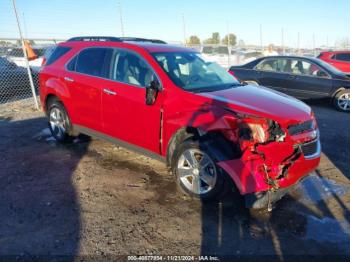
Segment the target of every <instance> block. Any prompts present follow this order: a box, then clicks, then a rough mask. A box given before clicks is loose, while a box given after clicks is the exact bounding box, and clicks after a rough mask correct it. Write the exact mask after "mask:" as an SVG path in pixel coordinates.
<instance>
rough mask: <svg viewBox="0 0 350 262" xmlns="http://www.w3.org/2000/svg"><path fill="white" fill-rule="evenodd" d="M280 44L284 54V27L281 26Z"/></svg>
mask: <svg viewBox="0 0 350 262" xmlns="http://www.w3.org/2000/svg"><path fill="white" fill-rule="evenodd" d="M281 45H282V54H283V55H284V54H285V53H286V50H285V47H284V29H283V27H282V29H281Z"/></svg>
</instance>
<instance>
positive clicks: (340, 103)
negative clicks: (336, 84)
mask: <svg viewBox="0 0 350 262" xmlns="http://www.w3.org/2000/svg"><path fill="white" fill-rule="evenodd" d="M333 105H334V107H335V108H336V109H337V110H339V111H342V112H350V89H346V90H343V91H340V92H338V93H337V94H336V95H335V97H334V100H333Z"/></svg>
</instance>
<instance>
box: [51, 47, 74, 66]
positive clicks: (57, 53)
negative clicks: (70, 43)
mask: <svg viewBox="0 0 350 262" xmlns="http://www.w3.org/2000/svg"><path fill="white" fill-rule="evenodd" d="M69 50H71V48H70V47H66V46H57V47H56V48H55V50H54V51H53V52H52V54H51V55H50V56H49V57H48V59H47V61H46V64H45V65H51V64H52V63H54V62H56V61H57V60H58V59H60V58H61V57H62V56H63V55H65V54H66V53H68V51H69Z"/></svg>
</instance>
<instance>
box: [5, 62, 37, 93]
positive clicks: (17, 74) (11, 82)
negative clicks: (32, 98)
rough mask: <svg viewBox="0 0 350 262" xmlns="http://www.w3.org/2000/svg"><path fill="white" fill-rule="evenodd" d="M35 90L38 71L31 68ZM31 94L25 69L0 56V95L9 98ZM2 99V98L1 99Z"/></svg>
mask: <svg viewBox="0 0 350 262" xmlns="http://www.w3.org/2000/svg"><path fill="white" fill-rule="evenodd" d="M32 76H33V79H34V84H35V88H36V90H38V86H39V84H38V72H37V71H35V70H32ZM30 94H31V87H30V84H29V77H28V72H27V69H26V68H24V67H20V66H17V65H16V64H15V63H13V62H11V61H9V60H7V59H6V58H5V57H0V96H1V97H2V98H6V99H7V98H11V97H14V96H18V95H19V96H24V95H30ZM1 100H4V99H1Z"/></svg>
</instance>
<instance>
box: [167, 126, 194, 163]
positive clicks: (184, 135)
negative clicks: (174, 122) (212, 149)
mask: <svg viewBox="0 0 350 262" xmlns="http://www.w3.org/2000/svg"><path fill="white" fill-rule="evenodd" d="M198 136H199V131H198V129H197V128H194V127H181V128H179V129H178V130H177V131H176V132H175V133H174V134H173V135H172V136H171V138H170V139H169V142H168V145H167V150H166V164H167V166H168V167H170V166H171V162H172V158H173V155H174V152H175V150H176V147H177V146H178V145H179V144H181V143H182V142H183V141H185V140H187V139H189V138H193V137H198Z"/></svg>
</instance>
